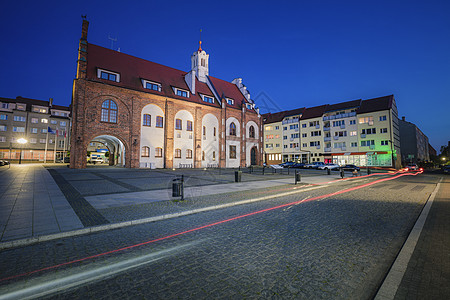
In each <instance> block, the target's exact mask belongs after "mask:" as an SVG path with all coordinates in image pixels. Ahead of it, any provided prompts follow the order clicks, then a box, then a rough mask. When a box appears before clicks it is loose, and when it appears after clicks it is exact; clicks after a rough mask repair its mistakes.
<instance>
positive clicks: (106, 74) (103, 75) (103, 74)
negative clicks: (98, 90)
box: [100, 70, 119, 82]
mask: <svg viewBox="0 0 450 300" xmlns="http://www.w3.org/2000/svg"><path fill="white" fill-rule="evenodd" d="M118 75H119V74H116V73H112V72H107V71H102V70H100V78H101V79H105V80H110V81H115V82H119V80H118V78H119V76H118Z"/></svg>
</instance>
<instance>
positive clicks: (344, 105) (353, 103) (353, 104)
mask: <svg viewBox="0 0 450 300" xmlns="http://www.w3.org/2000/svg"><path fill="white" fill-rule="evenodd" d="M360 105H361V99H359V100H352V101H347V102H340V103H336V104H330V105H328V108H327V110H326V112H330V111H336V110H342V109H349V108H355V107H359V106H360Z"/></svg>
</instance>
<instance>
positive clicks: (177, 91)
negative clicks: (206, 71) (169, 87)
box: [174, 88, 189, 98]
mask: <svg viewBox="0 0 450 300" xmlns="http://www.w3.org/2000/svg"><path fill="white" fill-rule="evenodd" d="M174 90H175V95H177V96H181V97H185V98H189V92H188V91H185V90H182V89H179V88H174Z"/></svg>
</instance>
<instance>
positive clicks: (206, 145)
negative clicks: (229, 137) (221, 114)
mask: <svg viewBox="0 0 450 300" xmlns="http://www.w3.org/2000/svg"><path fill="white" fill-rule="evenodd" d="M203 126H205V127H206V135H203ZM214 128H216V136H214ZM202 151H204V152H205V160H202V167H203V168H206V167H208V166H212V165H218V164H219V120H217V118H216V116H214V115H213V114H206V115H205V116H204V117H203V119H202ZM213 152H215V159H213Z"/></svg>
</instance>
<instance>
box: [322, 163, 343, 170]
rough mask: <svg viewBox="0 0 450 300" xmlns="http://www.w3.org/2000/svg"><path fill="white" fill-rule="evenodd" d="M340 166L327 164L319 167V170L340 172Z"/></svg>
mask: <svg viewBox="0 0 450 300" xmlns="http://www.w3.org/2000/svg"><path fill="white" fill-rule="evenodd" d="M339 168H340V166H339V165H338V164H325V165H323V166H320V167H318V168H317V169H319V170H339Z"/></svg>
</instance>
